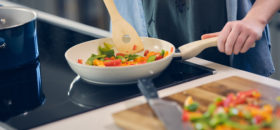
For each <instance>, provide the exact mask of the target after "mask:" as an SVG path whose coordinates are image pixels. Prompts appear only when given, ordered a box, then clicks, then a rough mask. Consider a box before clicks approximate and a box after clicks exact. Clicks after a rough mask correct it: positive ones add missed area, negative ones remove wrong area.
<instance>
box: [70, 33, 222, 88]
mask: <svg viewBox="0 0 280 130" xmlns="http://www.w3.org/2000/svg"><path fill="white" fill-rule="evenodd" d="M141 39H142V40H143V44H144V48H145V50H151V51H157V52H160V51H161V50H162V49H164V50H167V51H169V52H170V50H171V48H173V50H175V47H174V45H173V44H171V43H169V42H167V41H164V40H160V39H156V38H147V37H142V38H141ZM104 42H107V43H111V44H112V43H113V42H112V39H111V38H102V39H97V40H92V41H88V42H84V43H81V44H78V45H75V46H73V47H71V48H70V49H68V50H67V51H66V52H65V58H66V60H67V62H68V64H69V65H70V67H71V68H72V70H73V71H74V72H75V73H77V74H78V75H80V76H81V78H82V79H84V80H86V81H88V82H92V83H97V84H109V85H117V84H131V83H136V82H137V80H138V79H139V78H144V77H153V76H157V75H159V74H160V72H162V71H163V70H164V69H165V68H166V67H167V66H168V65H169V63H170V62H171V60H172V58H173V57H180V56H181V57H182V59H185V60H186V59H189V58H192V57H194V56H196V55H197V54H199V53H200V52H201V51H202V50H204V49H205V48H208V47H213V46H217V38H216V37H214V38H209V39H206V40H199V41H195V42H192V43H188V44H185V45H183V46H181V47H179V50H180V52H181V53H174V52H172V53H171V54H170V55H169V56H167V57H165V58H163V59H161V60H157V61H154V62H150V63H146V64H141V65H133V66H120V67H98V66H89V65H85V64H79V63H77V60H78V59H82V60H83V61H84V62H85V61H86V60H87V58H89V57H90V56H91V54H92V53H95V54H97V53H98V51H97V50H98V46H99V45H102V44H103V43H104ZM142 53H143V52H142ZM140 54H141V53H140ZM142 55H143V54H142Z"/></svg>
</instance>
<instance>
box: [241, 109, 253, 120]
mask: <svg viewBox="0 0 280 130" xmlns="http://www.w3.org/2000/svg"><path fill="white" fill-rule="evenodd" d="M242 115H243V116H244V118H245V119H248V120H250V119H252V114H251V112H250V111H247V110H243V111H242Z"/></svg>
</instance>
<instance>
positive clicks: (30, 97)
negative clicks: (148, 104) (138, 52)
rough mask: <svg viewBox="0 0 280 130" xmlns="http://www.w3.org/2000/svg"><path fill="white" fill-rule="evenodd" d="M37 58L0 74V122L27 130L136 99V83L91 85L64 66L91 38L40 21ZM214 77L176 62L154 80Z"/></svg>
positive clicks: (159, 83)
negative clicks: (69, 54) (74, 48)
mask: <svg viewBox="0 0 280 130" xmlns="http://www.w3.org/2000/svg"><path fill="white" fill-rule="evenodd" d="M37 25H38V28H37V30H38V44H39V52H40V56H39V59H36V60H34V62H32V63H30V64H27V65H25V66H22V67H21V68H18V69H14V70H6V71H2V72H0V121H2V122H5V123H7V124H9V125H10V126H12V127H15V128H17V129H29V128H33V127H37V126H40V125H43V124H46V123H50V122H53V121H57V120H60V119H63V118H66V117H70V116H73V115H76V114H79V113H83V112H86V111H89V110H94V109H97V108H100V107H103V106H106V105H109V104H113V103H116V102H120V101H124V100H127V99H129V98H133V97H136V96H139V95H140V91H139V90H138V87H137V86H136V84H131V85H119V86H103V85H96V84H89V83H87V82H85V81H83V80H81V79H79V76H77V75H76V74H75V73H74V72H73V71H72V70H71V69H70V67H69V66H68V64H67V62H66V60H65V58H64V53H65V51H66V50H67V49H68V48H70V47H72V46H73V45H76V44H78V43H81V42H84V41H88V40H93V39H95V38H94V37H90V36H86V35H83V34H80V33H78V32H74V31H70V30H67V29H64V28H61V27H58V26H55V25H52V24H49V23H46V22H44V21H41V20H38V24H37ZM210 74H213V70H212V69H209V68H206V67H203V66H199V65H196V64H193V63H189V62H185V61H180V60H177V61H176V60H174V61H172V63H171V64H170V66H169V67H168V68H167V69H166V70H165V71H164V72H163V73H162V74H161V75H160V76H159V77H157V78H155V79H154V84H155V86H156V87H157V88H158V89H163V88H166V87H172V86H173V85H176V84H180V83H183V82H187V81H190V80H193V79H196V78H200V77H203V76H207V75H210Z"/></svg>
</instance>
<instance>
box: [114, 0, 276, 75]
mask: <svg viewBox="0 0 280 130" xmlns="http://www.w3.org/2000/svg"><path fill="white" fill-rule="evenodd" d="M115 3H116V6H117V8H118V10H119V12H120V13H121V15H122V16H123V17H124V18H125V19H126V20H127V21H128V22H129V23H131V24H132V26H133V27H135V29H136V31H137V32H138V33H139V35H141V36H149V37H155V38H159V39H164V40H167V41H169V42H171V43H173V44H174V45H175V46H176V47H179V46H181V45H183V44H185V43H188V42H191V41H194V40H199V39H200V38H201V35H203V34H206V35H203V36H202V38H208V37H212V36H218V50H217V49H216V48H209V49H206V50H205V51H203V52H202V53H201V54H199V55H198V57H200V58H204V59H207V60H210V61H214V62H216V63H221V64H224V65H228V66H232V67H235V68H238V69H242V70H246V71H249V72H253V73H256V74H260V75H264V76H270V75H271V74H272V73H273V72H274V71H275V70H274V66H273V62H272V58H271V54H270V36H269V30H268V26H267V25H266V24H267V23H268V21H269V19H270V18H271V17H272V15H273V14H274V13H275V12H277V10H278V9H279V8H280V0H256V1H250V0H142V1H141V0H115ZM252 5H253V6H252ZM228 21H232V22H228ZM212 32H218V33H212ZM207 33H211V34H207ZM253 43H256V46H255V47H254V48H251V46H252V45H253ZM250 48H251V49H250Z"/></svg>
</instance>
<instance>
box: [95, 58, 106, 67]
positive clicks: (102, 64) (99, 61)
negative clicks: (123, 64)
mask: <svg viewBox="0 0 280 130" xmlns="http://www.w3.org/2000/svg"><path fill="white" fill-rule="evenodd" d="M93 65H95V66H100V67H105V65H104V62H103V61H101V60H97V59H95V60H93Z"/></svg>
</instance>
